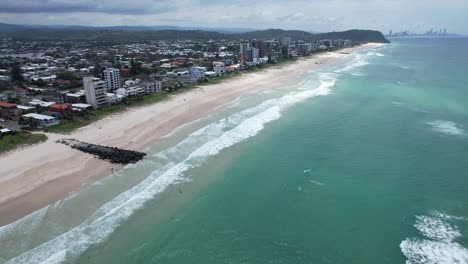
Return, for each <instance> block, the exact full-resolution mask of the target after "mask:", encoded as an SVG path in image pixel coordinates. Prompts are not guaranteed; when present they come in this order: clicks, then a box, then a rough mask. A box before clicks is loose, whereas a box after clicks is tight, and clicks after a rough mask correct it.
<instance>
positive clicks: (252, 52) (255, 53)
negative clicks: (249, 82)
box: [247, 47, 260, 63]
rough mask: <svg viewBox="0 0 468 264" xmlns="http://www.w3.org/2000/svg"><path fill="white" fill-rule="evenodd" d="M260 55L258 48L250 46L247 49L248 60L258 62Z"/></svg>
mask: <svg viewBox="0 0 468 264" xmlns="http://www.w3.org/2000/svg"><path fill="white" fill-rule="evenodd" d="M259 57H260V50H259V49H257V48H253V47H252V48H250V49H248V50H247V60H248V61H251V62H254V63H257V62H258V58H259Z"/></svg>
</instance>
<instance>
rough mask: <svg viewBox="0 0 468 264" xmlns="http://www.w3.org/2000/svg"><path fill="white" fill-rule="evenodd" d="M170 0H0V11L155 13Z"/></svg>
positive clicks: (167, 9)
mask: <svg viewBox="0 0 468 264" xmlns="http://www.w3.org/2000/svg"><path fill="white" fill-rule="evenodd" d="M169 3H170V1H155V0H126V1H123V0H114V1H99V0H73V1H70V0H68V1H67V0H40V1H38V0H16V1H7V0H0V6H1V8H0V12H1V13H107V14H126V15H140V14H156V13H164V12H167V11H169V10H171V5H170V4H169Z"/></svg>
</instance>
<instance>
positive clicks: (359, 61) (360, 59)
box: [335, 54, 369, 73]
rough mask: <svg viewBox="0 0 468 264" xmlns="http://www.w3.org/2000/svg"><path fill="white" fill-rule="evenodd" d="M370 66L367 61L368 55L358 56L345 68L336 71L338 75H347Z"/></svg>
mask: <svg viewBox="0 0 468 264" xmlns="http://www.w3.org/2000/svg"><path fill="white" fill-rule="evenodd" d="M367 64H369V62H368V61H367V60H366V55H363V54H356V55H355V57H354V58H353V59H352V60H351V61H350V62H349V63H346V64H345V65H344V67H343V68H341V69H338V70H336V71H335V72H337V73H347V72H351V71H352V70H353V69H355V68H358V67H362V66H365V65H367Z"/></svg>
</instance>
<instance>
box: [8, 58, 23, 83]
mask: <svg viewBox="0 0 468 264" xmlns="http://www.w3.org/2000/svg"><path fill="white" fill-rule="evenodd" d="M11 79H12V80H13V81H14V82H16V83H20V82H22V81H23V80H24V78H23V74H22V72H21V68H20V66H19V63H15V64H14V65H13V67H12V68H11Z"/></svg>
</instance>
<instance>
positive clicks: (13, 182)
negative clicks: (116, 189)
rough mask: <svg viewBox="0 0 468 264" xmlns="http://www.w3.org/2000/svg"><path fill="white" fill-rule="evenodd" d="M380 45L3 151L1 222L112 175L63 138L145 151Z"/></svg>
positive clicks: (199, 91) (243, 79)
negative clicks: (224, 108)
mask: <svg viewBox="0 0 468 264" xmlns="http://www.w3.org/2000/svg"><path fill="white" fill-rule="evenodd" d="M379 45H381V44H366V45H362V46H359V47H354V48H350V49H345V50H341V51H340V52H329V53H323V54H320V55H317V56H313V57H310V58H302V59H300V60H298V61H297V62H294V63H288V64H284V65H280V66H275V67H270V68H268V69H266V70H263V71H260V72H256V73H248V74H243V75H242V76H240V77H237V78H233V79H230V80H227V81H225V82H222V83H220V84H213V85H208V86H203V87H200V88H194V89H193V90H190V91H187V92H185V93H181V94H177V95H174V96H172V97H171V98H170V99H169V100H167V101H164V102H160V103H157V104H153V105H148V106H144V107H140V108H132V109H130V110H128V111H125V112H123V113H119V114H115V115H112V116H109V117H107V118H105V119H102V120H100V121H98V122H95V123H93V124H91V125H89V126H86V127H84V128H81V129H79V130H77V131H75V132H74V133H72V134H70V135H60V134H50V133H49V134H47V136H48V140H47V141H46V142H44V143H41V144H37V145H33V146H29V147H25V148H22V149H19V150H15V151H12V152H9V153H6V154H3V155H2V156H0V168H1V173H0V226H1V225H5V224H8V223H11V222H14V221H16V220H17V219H20V218H21V217H24V216H25V215H27V214H29V213H31V212H34V211H36V210H38V209H40V208H42V207H44V206H46V205H48V204H51V203H53V202H55V201H58V200H60V199H62V198H64V197H66V196H67V195H69V194H70V193H73V192H75V191H78V190H79V189H80V187H81V186H83V184H85V183H89V182H92V181H94V180H96V179H99V178H100V177H104V176H107V175H109V174H110V173H111V169H118V167H117V166H116V165H115V164H111V163H109V162H106V161H102V160H99V159H96V158H94V157H93V156H92V155H89V154H85V153H82V152H79V151H77V150H73V149H71V148H70V147H68V146H65V145H63V144H57V143H55V141H56V140H58V139H62V138H74V139H78V140H81V141H84V142H89V143H95V144H102V145H108V146H115V147H121V148H126V149H133V150H143V149H144V148H145V147H146V146H148V144H149V143H152V142H156V141H157V140H158V139H159V138H161V137H162V136H164V135H167V134H168V133H170V132H171V131H173V130H174V129H175V128H177V127H179V126H181V125H183V124H186V123H188V122H191V121H193V120H196V119H199V118H201V117H203V116H204V115H206V114H207V113H209V112H210V111H213V110H214V109H215V108H217V107H219V106H221V105H223V104H226V103H229V102H231V101H233V100H235V99H236V98H237V97H239V96H241V95H245V94H248V93H252V92H257V91H259V90H264V89H272V88H274V87H281V86H282V84H285V83H288V82H292V81H294V79H295V78H298V77H299V76H300V75H301V74H303V73H305V72H307V71H310V70H311V69H317V68H318V67H321V66H323V65H327V64H329V63H332V62H334V61H336V60H338V59H341V58H345V57H346V56H350V55H349V54H347V53H350V52H353V51H355V50H358V49H365V48H371V47H376V46H379Z"/></svg>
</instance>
